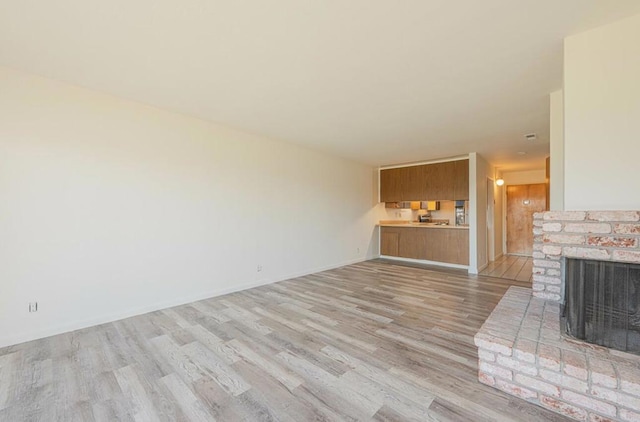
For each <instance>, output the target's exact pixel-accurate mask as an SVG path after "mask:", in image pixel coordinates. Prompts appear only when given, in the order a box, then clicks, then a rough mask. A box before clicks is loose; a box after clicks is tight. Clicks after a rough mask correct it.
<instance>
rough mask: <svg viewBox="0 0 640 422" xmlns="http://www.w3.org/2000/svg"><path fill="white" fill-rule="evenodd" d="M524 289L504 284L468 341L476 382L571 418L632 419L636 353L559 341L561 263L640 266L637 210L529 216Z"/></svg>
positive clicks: (637, 411) (639, 412)
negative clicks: (529, 269) (528, 274)
mask: <svg viewBox="0 0 640 422" xmlns="http://www.w3.org/2000/svg"><path fill="white" fill-rule="evenodd" d="M533 225H534V245H533V250H534V252H533V258H534V260H533V285H532V289H525V288H519V287H512V288H510V289H509V291H508V292H507V293H506V294H505V296H504V297H503V298H502V300H501V301H500V303H499V304H498V306H496V308H495V309H494V311H493V312H492V313H491V315H490V317H489V318H488V319H487V321H486V322H485V324H484V325H483V326H482V328H481V330H480V331H479V332H478V334H476V336H475V342H476V346H478V356H479V379H480V382H482V383H484V384H488V385H491V386H493V387H495V388H498V389H500V390H502V391H504V392H506V393H509V394H512V395H514V396H518V397H521V398H523V399H525V400H527V401H530V402H534V403H536V404H539V405H541V406H544V407H547V408H549V409H551V410H554V411H556V412H558V413H562V414H564V415H567V416H569V417H572V418H574V419H577V420H589V421H639V422H640V356H636V355H632V354H628V353H623V352H617V351H613V350H610V349H607V348H603V347H599V346H595V345H592V344H588V343H585V342H582V341H579V340H574V339H570V338H567V337H565V336H563V334H562V333H561V331H560V302H561V301H562V298H563V292H564V290H563V289H564V285H563V279H564V274H563V271H564V262H563V258H565V257H570V258H586V259H598V260H605V261H618V262H634V263H637V262H640V212H638V211H562V212H545V213H538V214H535V215H534V221H533Z"/></svg>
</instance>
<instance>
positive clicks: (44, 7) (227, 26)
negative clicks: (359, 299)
mask: <svg viewBox="0 0 640 422" xmlns="http://www.w3.org/2000/svg"><path fill="white" fill-rule="evenodd" d="M1 6H2V13H1V14H0V64H2V65H5V66H8V67H12V68H16V69H20V70H23V71H27V72H31V73H35V74H38V75H42V76H46V77H50V78H54V79H58V80H63V81H67V82H70V83H73V84H77V85H81V86H84V87H87V88H91V89H95V90H99V91H103V92H107V93H111V94H114V95H118V96H122V97H125V98H128V99H131V100H135V101H139V102H142V103H145V104H149V105H153V106H157V107H160V108H165V109H170V110H173V111H176V112H180V113H184V114H187V115H192V116H196V117H199V118H202V119H206V120H209V121H213V122H216V123H219V124H223V125H226V126H231V127H234V128H237V129H240V130H244V131H247V132H251V133H256V134H260V135H264V136H267V137H271V138H276V139H281V140H285V141H289V142H293V143H297V144H301V145H304V146H308V147H310V148H314V149H318V150H321V151H325V152H328V153H331V154H335V155H339V156H343V157H346V158H349V159H353V160H357V161H360V162H363V163H367V164H371V165H386V164H397V163H404V162H414V161H424V160H430V159H438V158H442V157H450V156H457V155H460V154H465V153H468V152H471V151H475V152H478V153H480V154H482V155H483V156H485V157H486V158H487V159H489V161H491V162H492V163H494V164H497V165H499V166H501V168H502V169H503V170H524V169H528V168H535V167H540V166H541V163H542V160H543V158H544V157H545V156H546V155H547V154H548V147H549V145H548V141H549V135H548V132H549V105H548V94H549V93H550V92H552V91H554V90H557V89H560V88H561V86H562V40H563V38H564V37H566V36H568V35H571V34H574V33H577V32H581V31H583V30H586V29H590V28H592V27H596V26H600V25H602V24H605V23H608V22H612V21H614V20H617V19H620V18H623V17H625V16H629V15H632V14H635V13H640V2H639V1H637V0H610V1H601V0H562V1H558V0H542V1H540V0H526V1H513V0H485V1H477V0H459V1H451V0H437V1H436V0H404V1H388V0H348V1H334V0H330V1H325V0H322V1H320V0H318V1H306V2H301V1H298V0H295V1H294V0H274V1H268V2H265V1H257V0H254V1H243V0H239V1H218V0H208V1H202V0H187V1H180V2H177V1H168V0H138V1H123V0H113V1H96V0H57V1H51V2H43V1H35V0H20V1H16V0H14V1H2V4H1ZM527 133H537V134H538V140H537V141H536V142H534V143H530V144H527V143H526V141H525V140H524V135H525V134H527ZM518 151H526V152H527V154H526V155H517V152H518Z"/></svg>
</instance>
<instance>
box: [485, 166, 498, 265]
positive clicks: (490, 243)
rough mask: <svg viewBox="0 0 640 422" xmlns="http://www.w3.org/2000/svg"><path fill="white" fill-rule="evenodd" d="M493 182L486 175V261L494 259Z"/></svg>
mask: <svg viewBox="0 0 640 422" xmlns="http://www.w3.org/2000/svg"><path fill="white" fill-rule="evenodd" d="M495 204H496V201H495V182H494V180H493V179H492V178H490V177H487V245H486V247H487V261H488V262H493V261H495V260H496V247H495V244H496V231H495V227H494V225H495V223H494V221H495Z"/></svg>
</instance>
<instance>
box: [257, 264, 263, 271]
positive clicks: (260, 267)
mask: <svg viewBox="0 0 640 422" xmlns="http://www.w3.org/2000/svg"><path fill="white" fill-rule="evenodd" d="M256 271H257V272H259V273H260V272H262V265H259V264H258V266H257V267H256Z"/></svg>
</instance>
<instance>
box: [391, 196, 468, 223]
mask: <svg viewBox="0 0 640 422" xmlns="http://www.w3.org/2000/svg"><path fill="white" fill-rule="evenodd" d="M430 212H431V218H432V219H434V220H449V224H451V225H453V224H455V223H456V217H455V201H440V209H439V210H438V211H430ZM426 213H427V210H417V211H413V210H410V209H394V208H382V216H381V217H380V220H411V221H416V220H417V219H418V215H420V214H426Z"/></svg>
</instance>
